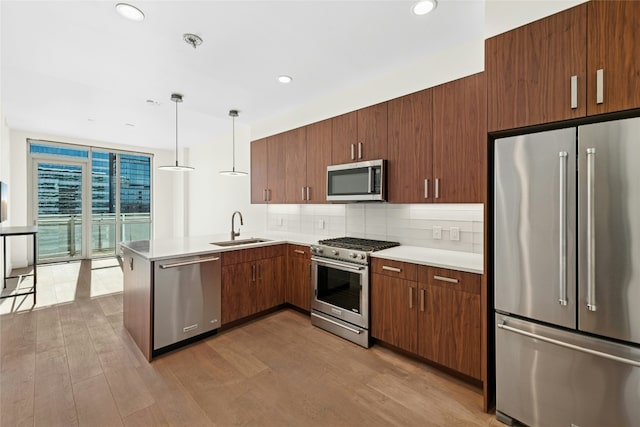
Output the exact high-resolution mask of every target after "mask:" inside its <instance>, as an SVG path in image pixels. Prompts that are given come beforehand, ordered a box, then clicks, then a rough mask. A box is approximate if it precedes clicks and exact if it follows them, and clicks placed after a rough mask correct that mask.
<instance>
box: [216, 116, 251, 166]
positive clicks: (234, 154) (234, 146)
mask: <svg viewBox="0 0 640 427" xmlns="http://www.w3.org/2000/svg"><path fill="white" fill-rule="evenodd" d="M229 115H230V116H231V118H232V120H233V167H232V169H231V170H230V171H220V175H228V176H243V175H248V174H247V172H240V171H237V170H236V117H238V110H229Z"/></svg>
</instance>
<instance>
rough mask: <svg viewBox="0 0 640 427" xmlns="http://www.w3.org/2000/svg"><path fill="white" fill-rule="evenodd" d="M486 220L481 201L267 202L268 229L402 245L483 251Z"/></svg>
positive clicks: (461, 250)
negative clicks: (429, 202)
mask: <svg viewBox="0 0 640 427" xmlns="http://www.w3.org/2000/svg"><path fill="white" fill-rule="evenodd" d="M483 220H484V214H483V205H482V204H406V205H396V204H387V203H380V204H378V203H354V204H335V205H268V206H267V228H268V230H269V231H285V232H291V233H301V234H313V235H317V236H322V237H324V236H327V237H340V236H350V237H363V238H368V239H377V240H392V241H398V242H400V243H401V244H403V245H411V246H421V247H427V248H437V249H447V250H453V251H459V252H473V253H479V254H482V252H483V237H484V236H483ZM438 228H439V229H438ZM438 230H439V232H440V238H439V239H438V238H437V234H438ZM456 230H457V233H456ZM456 234H457V237H458V240H455V237H456ZM434 237H436V238H434Z"/></svg>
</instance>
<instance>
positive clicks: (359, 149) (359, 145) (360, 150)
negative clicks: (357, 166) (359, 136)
mask: <svg viewBox="0 0 640 427" xmlns="http://www.w3.org/2000/svg"><path fill="white" fill-rule="evenodd" d="M358 158H359V159H361V158H362V142H358Z"/></svg>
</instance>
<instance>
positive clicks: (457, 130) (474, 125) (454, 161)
mask: <svg viewBox="0 0 640 427" xmlns="http://www.w3.org/2000/svg"><path fill="white" fill-rule="evenodd" d="M486 146H487V93H486V84H485V74H484V73H478V74H474V75H471V76H468V77H465V78H462V79H459V80H455V81H452V82H449V83H445V84H443V85H440V86H436V87H435V88H433V197H434V200H435V201H436V202H438V203H482V202H483V201H484V199H485V185H486V184H485V181H486V180H485V175H486V172H485V167H486V163H487V159H486Z"/></svg>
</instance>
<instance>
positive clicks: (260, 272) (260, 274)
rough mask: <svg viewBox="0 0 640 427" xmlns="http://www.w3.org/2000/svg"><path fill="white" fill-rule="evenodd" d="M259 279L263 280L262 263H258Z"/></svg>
mask: <svg viewBox="0 0 640 427" xmlns="http://www.w3.org/2000/svg"><path fill="white" fill-rule="evenodd" d="M258 280H262V264H258Z"/></svg>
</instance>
